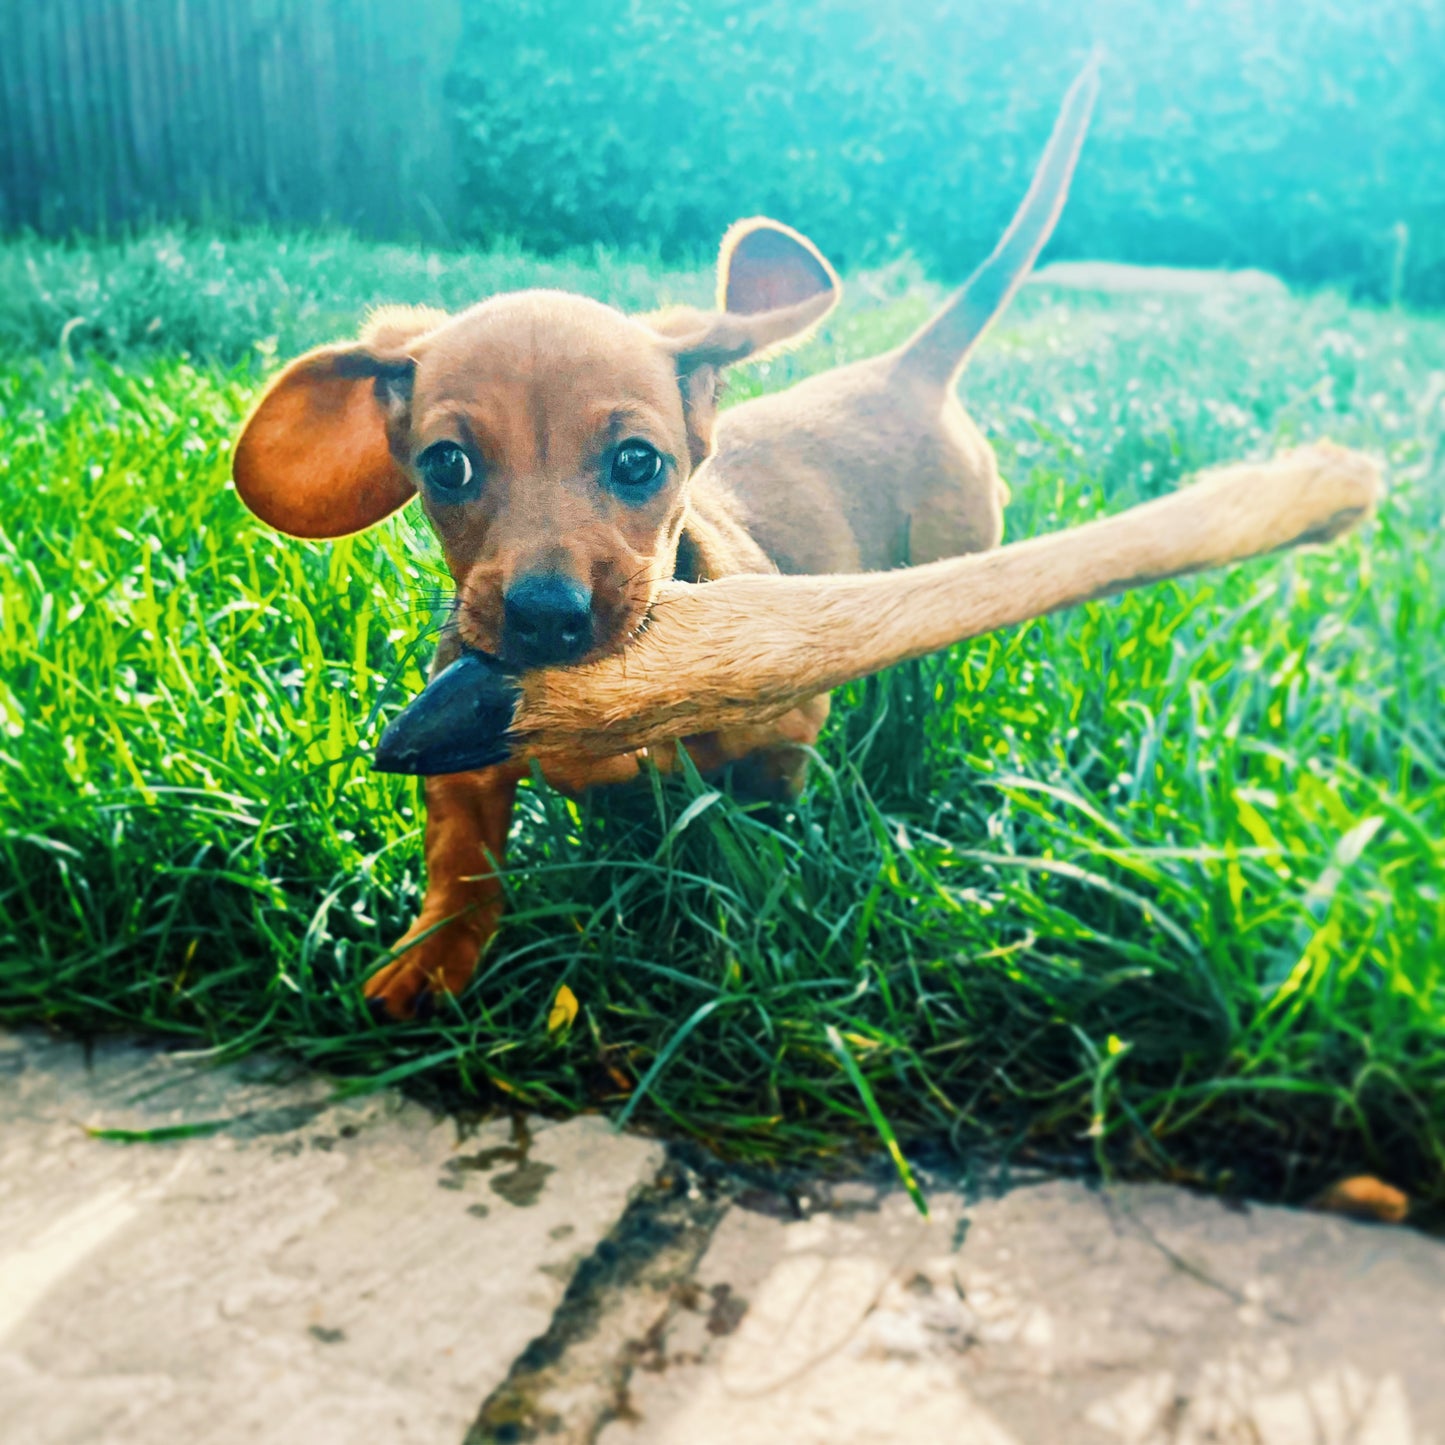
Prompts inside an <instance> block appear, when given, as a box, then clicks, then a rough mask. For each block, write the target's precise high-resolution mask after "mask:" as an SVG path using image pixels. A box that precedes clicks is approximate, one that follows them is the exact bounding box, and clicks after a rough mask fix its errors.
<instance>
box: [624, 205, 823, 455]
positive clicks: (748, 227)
mask: <svg viewBox="0 0 1445 1445" xmlns="http://www.w3.org/2000/svg"><path fill="white" fill-rule="evenodd" d="M842 290H843V288H842V285H841V283H840V282H839V280H838V276H837V273H836V272H835V271H834V270H833V268H832V267H831V266H830V265H829V264H828V262H827V261H826V260H825V259H824V257H823V254H822V252H821V251H819V250H818V248H817V247H816V246H815V245H813V243H812V242H811V241H810V240H808V238H807V237H806V236H803V235H800V234H799V233H798V232H797V231H795V230H793V229H792V227H791V226H784V225H783V224H782V223H781V222H779V221H770V220H768V219H767V218H766V217H764V216H753V217H752V218H750V219H749V220H746V221H738V222H736V223H734V224H733V225H732V226H730V227H729V228H728V233H727V235H725V236H724V237H723V242H722V250H721V252H720V253H719V255H718V288H717V294H718V310H717V311H716V312H714V313H712V314H708V313H706V312H699V311H683V310H677V311H674V312H671V313H666V314H664V315H663V316H660V317H657V318H655V319H654V320H653V321H652V322H651V323H650V324H651V325H652V326H653V327H654V329H655V330H658V331H661V332H662V333H663V334H664V335H665V336H667V337H668V339H669V341H670V343H671V345H672V349H673V354H674V355H675V356H676V358H677V373H678V377H679V379H680V381H681V383H682V389H683V400H684V402H685V403H686V408H687V417H688V432H689V436H690V437H691V438H692V443H693V461H694V464H696V463H697V462H699V461H701V460H702V458H703V457H704V456H706V455H707V453H708V452H709V451H710V450H711V448H712V423H713V415H714V411H715V399H716V393H717V373H718V371H719V369H720V368H722V367H724V366H729V365H731V364H732V363H733V362H735V361H744V360H746V359H748V358H749V357H759V356H763V355H765V354H766V353H768V352H769V351H772V350H774V349H775V348H777V347H779V346H781V345H783V344H784V343H786V342H796V341H800V340H802V338H803V337H805V336H806V335H807V334H808V332H809V331H811V330H812V329H813V327H814V326H816V325H817V323H818V322H819V321H821V320H822V319H823V317H824V316H826V315H827V314H828V313H829V312H830V311H831V310H832V309H833V307H834V306H836V305H837V304H838V298H839V296H840V295H841V294H842Z"/></svg>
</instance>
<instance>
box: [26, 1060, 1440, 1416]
mask: <svg viewBox="0 0 1445 1445" xmlns="http://www.w3.org/2000/svg"><path fill="white" fill-rule="evenodd" d="M87 1125H88V1126H92V1127H93V1126H96V1125H101V1126H104V1127H105V1128H107V1129H110V1130H112V1131H116V1130H130V1131H151V1132H152V1133H154V1131H156V1130H158V1129H159V1130H169V1131H171V1134H172V1136H173V1137H171V1138H170V1139H169V1140H168V1141H165V1142H148V1143H124V1142H120V1141H118V1140H113V1139H112V1140H108V1139H103V1138H97V1137H95V1136H94V1135H93V1134H91V1133H87V1131H86V1128H85V1127H83V1126H87ZM197 1128H199V1129H201V1130H202V1131H203V1134H202V1135H201V1136H192V1134H191V1133H189V1132H188V1131H194V1130H195V1129H197ZM206 1130H209V1131H212V1132H209V1133H206V1132H204V1131H206ZM805 1193H806V1196H807V1197H806V1198H803V1197H801V1196H798V1195H796V1194H795V1195H793V1196H788V1197H784V1196H777V1195H770V1194H767V1193H764V1192H760V1191H758V1190H757V1189H755V1188H746V1187H744V1185H743V1184H742V1182H741V1181H739V1180H738V1179H737V1178H736V1177H735V1176H733V1175H732V1174H730V1173H729V1172H728V1171H727V1170H726V1169H724V1168H723V1167H722V1166H720V1165H718V1164H717V1163H716V1162H715V1161H709V1160H707V1159H706V1158H705V1157H704V1156H702V1155H696V1156H693V1155H690V1154H687V1153H686V1152H685V1151H674V1152H673V1153H672V1154H671V1155H670V1156H668V1155H666V1154H665V1153H664V1151H663V1150H662V1149H661V1148H660V1147H659V1146H657V1145H655V1144H653V1143H650V1142H648V1141H645V1140H639V1139H633V1138H627V1137H618V1136H615V1135H614V1134H613V1133H612V1132H611V1130H610V1128H609V1127H608V1126H607V1125H606V1124H604V1123H602V1122H601V1121H598V1120H593V1119H578V1120H573V1121H571V1122H569V1123H565V1124H543V1123H540V1122H536V1121H531V1122H529V1123H527V1124H526V1125H524V1126H522V1127H521V1128H520V1129H518V1128H516V1127H515V1126H513V1125H512V1124H511V1123H510V1122H508V1121H500V1122H496V1123H493V1124H489V1125H486V1126H484V1127H483V1128H481V1129H480V1130H479V1131H477V1132H475V1133H473V1134H471V1135H470V1136H469V1137H466V1138H462V1137H460V1135H459V1132H458V1130H457V1128H456V1126H455V1125H454V1124H453V1123H451V1122H450V1121H444V1120H443V1121H439V1120H436V1119H434V1118H433V1117H432V1116H431V1115H429V1114H428V1113H426V1112H425V1111H424V1110H422V1109H420V1108H418V1107H417V1106H415V1105H413V1104H410V1103H408V1102H406V1101H405V1100H404V1099H402V1098H400V1097H399V1096H398V1095H396V1094H392V1093H385V1094H379V1095H375V1096H371V1097H368V1098H364V1099H356V1100H351V1101H349V1102H337V1101H336V1098H335V1093H334V1089H333V1087H332V1085H331V1084H330V1083H328V1081H326V1080H324V1079H321V1078H318V1077H316V1076H314V1075H309V1074H306V1073H304V1072H303V1071H300V1070H297V1069H294V1068H289V1067H287V1066H284V1065H281V1064H278V1063H276V1062H275V1061H268V1060H252V1061H247V1062H245V1063H242V1064H236V1065H229V1066H227V1067H224V1068H219V1069H206V1068H202V1067H199V1066H198V1065H197V1064H196V1063H194V1062H188V1061H186V1060H184V1059H180V1058H177V1057H176V1056H175V1055H174V1054H165V1053H157V1052H156V1051H155V1050H154V1049H145V1048H140V1047H135V1046H131V1045H126V1044H121V1043H105V1044H102V1045H98V1046H97V1047H96V1049H95V1050H94V1052H93V1055H92V1056H91V1057H90V1058H89V1060H87V1058H86V1056H85V1054H84V1052H83V1051H82V1050H81V1049H80V1048H79V1047H78V1046H75V1045H71V1044H63V1043H53V1042H50V1041H48V1040H46V1039H43V1038H41V1037H39V1036H35V1035H18V1036H6V1035H4V1034H0V1440H3V1441H4V1445H72V1442H74V1445H80V1442H86V1445H91V1442H104V1445H141V1442H144V1445H162V1442H165V1445H169V1442H172V1441H185V1442H187V1445H193V1442H203V1445H233V1442H244V1441H265V1442H267V1445H290V1442H293V1441H295V1442H298V1445H299V1442H305V1445H351V1442H360V1441H367V1442H387V1445H391V1442H403V1445H410V1442H417V1445H420V1442H427V1445H432V1442H448V1441H452V1442H458V1445H460V1442H462V1441H463V1440H464V1439H465V1441H466V1442H467V1445H521V1442H526V1441H541V1440H545V1441H547V1442H549V1445H571V1442H577V1445H583V1442H586V1445H593V1442H600V1445H775V1442H776V1445H782V1442H787V1445H824V1442H826V1445H863V1442H868V1445H880V1442H881V1445H889V1442H894V1441H924V1442H930V1445H931V1442H933V1441H940V1442H941V1441H948V1442H950V1445H1035V1442H1048V1445H1053V1442H1060V1445H1206V1442H1209V1445H1235V1442H1239V1445H1244V1442H1248V1445H1445V1369H1442V1368H1441V1367H1440V1364H1439V1361H1440V1360H1441V1359H1442V1358H1445V1245H1442V1244H1441V1243H1439V1242H1437V1241H1435V1240H1431V1239H1428V1238H1426V1237H1424V1236H1422V1235H1418V1234H1413V1233H1411V1232H1409V1231H1406V1230H1398V1229H1385V1228H1381V1227H1372V1226H1367V1225H1361V1224H1356V1223H1351V1222H1349V1221H1346V1220H1343V1219H1340V1218H1336V1217H1333V1216H1325V1215H1312V1214H1301V1213H1296V1212H1292V1211H1288V1210H1282V1209H1270V1208H1261V1207H1252V1208H1247V1209H1246V1208H1227V1207H1225V1206H1224V1205H1222V1204H1219V1203H1217V1202H1215V1201H1212V1200H1208V1199H1202V1198H1198V1197H1196V1196H1192V1195H1189V1194H1185V1193H1183V1192H1181V1191H1178V1190H1172V1189H1167V1188H1163V1187H1147V1186H1130V1187H1119V1188H1112V1189H1093V1188H1090V1187H1088V1186H1086V1185H1085V1184H1082V1183H1078V1182H1066V1181H1034V1182H1029V1183H1027V1184H1024V1185H1022V1186H1020V1185H1017V1184H1016V1185H1015V1187H1013V1188H1011V1189H1009V1190H1008V1191H1006V1192H1005V1191H999V1192H996V1193H994V1194H991V1195H987V1196H985V1197H979V1196H977V1195H968V1194H965V1193H964V1192H963V1191H961V1190H959V1189H955V1188H951V1187H948V1186H947V1185H946V1184H944V1183H941V1182H939V1181H934V1183H933V1185H932V1186H931V1187H930V1200H931V1207H932V1217H931V1218H930V1219H929V1220H928V1221H924V1220H922V1219H920V1218H919V1216H918V1215H917V1214H916V1213H915V1212H914V1210H913V1207H912V1205H911V1204H910V1202H909V1201H908V1199H907V1198H906V1197H905V1196H904V1195H902V1194H901V1193H899V1192H897V1191H893V1190H891V1189H888V1188H878V1187H874V1186H871V1185H864V1184H861V1183H852V1184H837V1183H834V1184H829V1183H826V1182H822V1181H814V1182H812V1183H810V1184H809V1185H808V1186H807V1187H806V1190H805Z"/></svg>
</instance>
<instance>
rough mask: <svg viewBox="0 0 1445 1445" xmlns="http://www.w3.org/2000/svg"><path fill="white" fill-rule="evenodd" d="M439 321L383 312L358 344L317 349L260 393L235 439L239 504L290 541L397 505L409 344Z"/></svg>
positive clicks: (405, 488)
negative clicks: (242, 503)
mask: <svg viewBox="0 0 1445 1445" xmlns="http://www.w3.org/2000/svg"><path fill="white" fill-rule="evenodd" d="M445 320H446V315H445V313H444V312H440V311H433V310H430V309H428V308H426V307H398V306H391V307H385V308H383V309H382V310H381V311H379V312H377V313H376V314H375V315H374V316H373V317H372V318H371V320H370V322H369V323H368V324H367V326H366V328H365V329H364V330H363V332H362V337H361V340H360V341H357V342H353V343H350V344H347V345H341V346H321V347H318V348H317V349H316V350H315V351H308V352H307V353H306V355H305V356H302V357H299V358H298V359H297V360H295V361H293V362H292V363H291V364H290V366H288V367H287V368H286V369H285V370H284V371H283V372H282V373H281V374H280V376H278V377H277V378H276V379H275V380H274V381H273V382H272V383H271V385H270V386H268V387H267V388H266V391H265V393H264V394H263V395H262V397H261V400H260V401H259V402H258V403H257V405H256V409H255V411H253V412H252V413H251V417H250V420H249V421H247V423H246V425H245V428H244V429H243V430H242V432H241V436H240V440H239V441H238V442H237V443H236V451H235V456H234V457H233V459H232V463H231V475H232V476H233V477H234V478H235V482H236V490H237V492H239V493H240V496H241V500H242V501H243V502H245V504H246V505H247V506H248V507H249V508H250V509H251V510H252V511H253V512H255V514H256V515H257V516H258V517H260V518H261V520H262V521H263V522H267V523H269V524H270V525H271V526H273V527H275V528H276V529H277V530H278V531H281V532H287V533H289V534H290V535H291V536H293V537H344V536H346V535H347V534H348V533H350V532H359V531H361V530H362V529H363V528H364V527H369V526H371V525H372V524H373V523H374V522H379V521H381V519H382V518H383V517H386V516H389V515H390V514H391V513H392V512H394V511H396V509H397V508H398V507H400V506H403V505H405V503H406V502H408V501H409V500H410V499H411V497H412V494H413V491H414V488H413V486H412V484H411V480H410V478H409V477H408V476H407V474H406V471H405V470H404V468H403V467H402V466H401V464H400V462H399V461H398V459H397V458H398V456H399V455H402V454H404V444H405V439H406V432H407V423H408V420H409V415H410V409H411V385H412V377H413V374H414V372H415V370H416V362H415V359H414V357H413V356H412V350H413V349H414V346H415V343H416V342H417V341H418V340H419V339H420V338H421V337H422V336H424V335H425V334H426V333H427V332H428V331H431V330H433V329H434V328H435V327H436V326H437V325H438V324H439V323H441V322H442V321H445Z"/></svg>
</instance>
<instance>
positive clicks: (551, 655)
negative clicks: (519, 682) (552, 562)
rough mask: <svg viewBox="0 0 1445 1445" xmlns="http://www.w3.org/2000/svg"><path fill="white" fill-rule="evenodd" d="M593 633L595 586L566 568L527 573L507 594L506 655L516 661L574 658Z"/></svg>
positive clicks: (585, 648) (536, 664)
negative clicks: (564, 570)
mask: <svg viewBox="0 0 1445 1445" xmlns="http://www.w3.org/2000/svg"><path fill="white" fill-rule="evenodd" d="M593 634H594V625H593V619H592V589H591V588H590V587H585V586H583V584H582V583H580V582H578V581H577V580H576V579H575V578H573V577H568V576H567V575H566V574H565V573H562V572H531V573H528V574H527V575H525V576H524V577H521V578H520V579H519V580H517V581H516V582H514V583H513V584H512V585H511V586H510V587H509V588H508V589H507V591H506V593H505V594H504V595H503V597H502V638H501V643H502V657H503V658H504V659H505V660H506V661H507V662H508V663H510V664H511V665H512V666H513V667H522V668H527V667H547V666H551V665H555V664H557V663H567V662H575V661H576V660H577V659H578V658H579V657H581V656H583V654H584V653H586V652H587V651H588V649H589V648H591V646H592V640H593Z"/></svg>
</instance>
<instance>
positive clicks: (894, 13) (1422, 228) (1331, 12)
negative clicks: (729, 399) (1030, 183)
mask: <svg viewBox="0 0 1445 1445" xmlns="http://www.w3.org/2000/svg"><path fill="white" fill-rule="evenodd" d="M1096 42H1098V43H1101V44H1102V45H1104V46H1105V47H1106V50H1107V52H1108V60H1107V64H1106V70H1105V80H1104V92H1103V97H1102V100H1101V104H1100V107H1099V112H1098V116H1097V119H1096V123H1095V129H1094V133H1093V135H1092V137H1091V139H1090V141H1089V144H1088V146H1087V148H1086V151H1085V156H1084V160H1083V164H1082V167H1081V170H1080V174H1079V178H1078V182H1077V184H1076V187H1075V192H1074V196H1073V199H1072V200H1071V202H1070V205H1069V209H1068V211H1067V212H1066V214H1065V218H1064V221H1063V224H1062V227H1061V230H1060V234H1059V238H1058V242H1057V245H1058V251H1059V253H1060V254H1073V255H1098V256H1109V257H1116V258H1121V259H1125V260H1136V261H1153V262H1171V263H1175V264H1183V265H1205V266H1215V265H1228V266H1238V265H1251V266H1263V267H1267V268H1269V269H1272V270H1275V271H1277V272H1279V273H1281V274H1282V275H1285V276H1287V277H1289V278H1291V279H1293V280H1296V281H1298V282H1302V283H1305V284H1311V285H1314V284H1321V283H1329V284H1339V285H1344V286H1346V287H1348V288H1349V289H1350V290H1352V291H1353V292H1355V293H1356V294H1359V295H1364V296H1370V297H1377V298H1383V297H1393V296H1400V295H1403V296H1406V297H1408V298H1410V299H1412V300H1415V301H1417V302H1424V303H1437V304H1438V303H1442V302H1445V5H1442V4H1441V3H1440V0H1379V3H1376V4H1374V5H1368V6H1367V5H1359V4H1356V3H1353V0H1302V3H1300V4H1296V5H1285V4H1281V3H1261V0H1216V3H1213V4H1209V5H1205V4H1196V3H1190V4H1177V5H1170V6H1167V7H1166V6H1162V5H1159V4H1157V3H1155V0H1099V3H1097V4H1094V5H1089V6H1081V5H1078V4H1077V3H1074V0H1015V3H1011V4H1009V5H1006V6H1005V5H998V4H985V3H983V0H931V3H921V0H920V3H915V4H910V5H907V6H904V5H901V4H892V5H880V4H878V3H877V0H806V3H803V4H799V5H793V6H784V5H780V4H771V5H759V4H758V3H756V0H747V3H744V0H713V3H712V4H709V5H707V6H705V7H704V6H700V5H694V4H691V3H688V0H512V3H510V4H508V5H505V6H500V5H496V4H493V3H487V4H481V3H477V0H470V3H469V5H468V20H467V28H466V33H465V38H464V42H463V44H462V46H461V48H460V50H459V53H458V59H457V63H456V66H455V69H454V73H453V75H452V77H451V82H450V93H451V97H452V101H453V103H454V105H455V107H456V114H457V121H458V125H459V130H460V155H461V159H462V166H463V179H462V185H463V191H464V195H465V198H466V202H467V206H468V215H469V219H470V224H471V225H472V226H473V227H474V229H476V230H477V231H480V232H481V233H483V234H487V235H495V234H506V235H511V236H516V237H519V238H520V239H522V240H524V241H526V242H527V243H528V244H530V245H534V246H538V247H542V248H545V249H556V248H561V247H565V246H570V245H576V244H579V243H592V242H597V241H602V242H605V243H607V244H613V245H618V244H640V245H645V246H651V247H656V248H658V249H659V250H660V251H661V252H662V253H663V254H679V253H686V252H689V251H695V250H696V249H697V248H699V247H701V246H707V245H711V244H712V243H713V242H714V241H715V240H716V238H717V236H718V235H719V233H720V232H721V231H722V229H723V228H724V227H725V226H726V225H727V224H728V222H729V221H731V220H732V219H734V218H735V217H737V216H739V215H745V214H748V213H750V212H757V211H762V212H767V213H770V214H773V215H777V216H779V217H781V218H783V219H785V220H788V221H791V222H793V223H794V224H796V225H799V226H801V227H803V228H804V229H806V230H808V231H809V232H810V233H812V234H813V235H814V236H815V237H816V238H817V239H818V241H819V242H820V243H821V244H822V245H823V246H824V247H825V249H827V250H828V251H829V252H830V253H831V254H832V255H833V256H834V257H835V258H836V259H838V260H839V261H841V262H843V263H845V264H850V265H856V264H858V263H860V262H866V261H870V260H874V259H877V258H879V257H882V256H886V255H889V254H894V253H896V251H897V249H898V248H900V247H901V246H907V247H909V248H911V249H912V250H914V251H915V252H916V253H917V254H918V255H919V256H920V258H922V259H923V260H924V261H925V262H926V263H927V264H929V265H930V266H931V267H933V268H935V269H937V270H938V271H939V272H940V273H941V274H943V275H945V276H957V275H960V274H962V273H964V272H966V271H967V270H968V269H970V268H971V266H972V265H973V264H974V263H975V262H976V261H977V260H978V259H979V258H980V257H981V255H982V254H984V253H985V252H986V251H987V250H988V249H989V248H990V247H991V246H992V244H993V242H994V241H995V239H996V238H997V236H998V233H999V231H1000V230H1001V228H1002V227H1003V226H1004V225H1005V224H1006V222H1007V219H1008V217H1009V215H1010V213H1011V212H1012V209H1013V207H1014V205H1015V204H1016V203H1017V201H1018V199H1019V197H1020V195H1021V194H1022V191H1023V189H1024V188H1025V186H1026V184H1027V180H1028V176H1029V173H1030V171H1031V169H1032V167H1033V165H1034V162H1035V160H1036V159H1037V156H1038V152H1039V150H1040V148H1041V146H1042V144H1043V141H1044V137H1045V136H1046V135H1047V133H1048V129H1049V126H1050V124H1051V123H1052V119H1053V116H1054V113H1055V109H1056V107H1057V105H1058V102H1059V99H1060V97H1061V95H1062V93H1063V90H1064V88H1065V86H1066V85H1067V83H1068V80H1069V78H1070V76H1071V75H1072V74H1073V72H1074V71H1075V70H1076V69H1077V67H1078V66H1079V64H1080V62H1081V60H1082V59H1083V57H1084V55H1085V54H1087V52H1088V51H1089V49H1090V47H1091V46H1092V45H1093V44H1094V43H1096ZM1401 225H1403V226H1404V227H1405V228H1406V230H1405V232H1404V233H1401V232H1400V231H1399V230H1398V229H1397V228H1398V227H1399V226H1401ZM1402 234H1403V236H1404V240H1403V243H1402V240H1401V236H1402Z"/></svg>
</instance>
